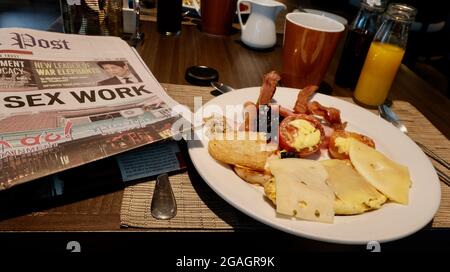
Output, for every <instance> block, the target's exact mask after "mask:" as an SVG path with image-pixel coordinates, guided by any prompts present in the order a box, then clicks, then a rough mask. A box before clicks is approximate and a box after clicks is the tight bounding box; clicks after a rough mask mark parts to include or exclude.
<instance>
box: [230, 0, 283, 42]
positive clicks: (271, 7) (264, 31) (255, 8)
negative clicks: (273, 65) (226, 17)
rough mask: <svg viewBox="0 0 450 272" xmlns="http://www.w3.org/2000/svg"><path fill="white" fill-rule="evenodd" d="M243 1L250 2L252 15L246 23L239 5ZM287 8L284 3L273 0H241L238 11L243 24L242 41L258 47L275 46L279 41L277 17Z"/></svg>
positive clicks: (240, 21)
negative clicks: (276, 24)
mask: <svg viewBox="0 0 450 272" xmlns="http://www.w3.org/2000/svg"><path fill="white" fill-rule="evenodd" d="M242 2H247V3H250V5H251V8H250V16H249V17H248V20H247V22H246V23H245V24H243V23H242V18H241V11H240V9H239V6H240V4H241V3H242ZM283 9H286V6H285V5H284V4H283V3H280V2H277V1H273V0H239V1H238V2H237V12H238V17H239V23H240V24H241V41H242V42H243V43H245V44H246V45H247V46H249V47H252V48H256V49H265V48H270V47H272V46H274V45H275V44H276V42H277V35H276V30H275V19H276V17H277V15H278V13H279V12H280V11H281V10H283Z"/></svg>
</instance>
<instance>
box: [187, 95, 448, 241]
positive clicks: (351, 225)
mask: <svg viewBox="0 0 450 272" xmlns="http://www.w3.org/2000/svg"><path fill="white" fill-rule="evenodd" d="M259 91H260V88H259V87H253V88H245V89H239V90H236V91H233V92H229V93H226V94H223V95H221V96H218V97H216V98H214V99H213V100H211V101H209V102H208V103H206V104H205V105H204V106H203V108H202V109H200V110H203V109H204V108H205V107H206V106H211V105H214V107H215V108H216V109H218V110H219V111H220V110H224V109H225V108H226V107H227V106H228V107H229V106H230V105H241V104H242V103H244V102H245V101H256V100H257V98H258V95H259ZM297 94H298V90H297V89H290V88H282V87H279V88H277V91H276V93H275V96H274V100H275V101H276V102H277V103H278V104H280V105H283V106H284V107H286V108H292V107H293V106H294V103H295V101H296V99H297ZM312 100H315V101H318V102H319V103H321V104H323V105H325V106H329V107H335V108H337V109H339V110H340V111H341V118H342V120H343V121H346V122H348V126H347V128H348V130H349V131H355V132H358V133H362V134H364V135H367V136H369V137H371V138H372V139H374V141H375V143H376V145H377V150H379V151H380V152H382V153H384V154H385V155H387V156H388V157H389V158H391V159H392V160H394V161H396V162H398V163H400V164H403V165H405V166H407V167H408V168H409V172H410V176H411V180H412V186H411V188H410V191H409V203H408V204H407V205H400V204H397V203H386V204H384V205H383V206H382V207H381V208H380V209H378V210H374V211H370V212H366V213H363V214H359V215H352V216H336V217H335V219H334V223H332V224H327V223H318V222H310V221H302V220H297V219H291V218H288V217H284V216H279V215H277V213H276V210H275V208H274V206H273V205H272V204H271V203H270V201H269V200H268V199H267V198H266V197H265V196H264V192H263V189H262V188H261V187H257V186H255V185H252V184H249V183H246V182H244V181H243V180H242V179H241V178H240V177H238V176H237V175H236V174H235V173H234V171H233V170H232V168H231V167H230V166H229V165H226V164H222V163H220V162H218V161H216V160H214V159H213V158H212V157H211V156H210V154H209V153H208V139H207V138H203V137H201V135H198V137H199V139H200V140H195V141H194V140H192V141H189V142H188V145H189V155H190V157H191V159H192V162H193V164H194V166H195V168H196V169H197V171H198V172H199V174H200V175H201V177H202V178H203V179H204V180H205V182H206V183H207V184H208V185H209V186H210V187H211V188H212V189H213V190H214V191H215V192H216V193H217V194H218V195H219V196H220V197H222V198H223V199H224V200H225V201H227V202H228V203H230V204H231V205H232V206H234V207H235V208H237V209H238V210H240V211H242V212H243V213H245V214H247V215H248V216H250V217H252V218H254V219H256V220H258V221H260V222H262V223H264V224H267V225H269V226H271V227H273V228H276V229H279V230H282V231H285V232H288V233H291V234H294V235H297V236H301V237H305V238H309V239H314V240H319V241H326V242H333V243H343V244H367V243H368V242H370V241H378V242H387V241H392V240H396V239H401V238H403V237H406V236H408V235H411V234H413V233H414V232H416V231H418V230H420V229H421V228H423V227H424V226H425V225H426V224H428V223H429V222H430V221H431V220H432V219H433V217H434V215H435V213H436V212H437V210H438V208H439V204H440V199H441V190H440V184H439V179H438V177H437V175H436V172H435V170H434V168H433V166H432V164H431V162H430V161H429V160H428V158H427V157H426V155H425V154H424V153H423V152H422V151H421V149H420V148H419V147H418V146H417V145H416V144H415V143H414V142H413V141H412V140H411V139H410V138H408V137H407V136H406V135H404V134H403V133H401V132H400V131H399V130H398V129H396V128H395V127H394V126H393V125H391V124H390V123H388V122H387V121H385V120H383V119H381V118H380V117H378V116H377V115H375V114H373V113H371V112H369V111H367V110H365V109H363V108H361V107H359V106H357V105H354V104H351V103H349V102H346V101H343V100H340V99H338V98H335V97H331V96H327V95H323V94H319V93H317V94H315V95H314V96H313V98H312ZM209 109H211V107H209ZM196 133H199V134H200V133H201V132H200V131H197V132H196ZM326 158H328V156H327V154H326V152H323V151H322V154H321V155H320V158H319V159H326Z"/></svg>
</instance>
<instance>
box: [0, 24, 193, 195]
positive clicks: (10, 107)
mask: <svg viewBox="0 0 450 272" xmlns="http://www.w3.org/2000/svg"><path fill="white" fill-rule="evenodd" d="M176 105H177V102H175V101H174V100H173V99H171V98H170V97H169V96H168V95H167V94H166V92H165V91H164V89H163V87H162V86H161V85H160V84H159V83H158V81H157V80H156V79H155V77H154V76H153V74H152V73H151V71H150V70H149V69H148V67H147V66H146V65H145V63H144V61H143V60H142V59H141V58H140V56H139V54H138V53H137V52H136V50H134V48H131V47H130V46H129V45H128V44H127V43H126V42H125V41H123V40H121V39H120V38H117V37H104V36H103V37H102V36H81V35H72V34H61V33H52V32H45V31H36V30H31V29H22V28H4V29H0V190H3V189H6V188H9V187H11V186H14V185H17V184H21V183H24V182H27V181H30V180H33V179H36V178H39V177H43V176H47V175H50V174H54V173H57V172H60V171H63V170H66V169H69V168H73V167H77V166H80V165H82V164H85V163H89V162H92V161H96V160H99V159H102V158H105V157H108V156H112V155H116V154H119V153H122V152H124V151H128V150H131V149H134V148H137V147H140V146H143V145H146V144H149V143H152V142H156V141H160V140H163V139H165V138H170V137H173V136H175V135H176V134H179V133H181V132H183V131H184V130H186V129H189V128H186V126H175V127H179V129H178V130H174V129H173V124H175V122H179V121H181V122H183V123H184V124H186V121H185V120H184V119H182V117H181V116H180V115H177V114H175V113H173V111H172V108H173V107H174V106H176Z"/></svg>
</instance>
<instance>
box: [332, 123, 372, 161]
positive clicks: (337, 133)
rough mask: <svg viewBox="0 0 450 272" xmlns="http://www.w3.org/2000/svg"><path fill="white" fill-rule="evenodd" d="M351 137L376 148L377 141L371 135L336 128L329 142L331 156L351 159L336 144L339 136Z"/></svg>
mask: <svg viewBox="0 0 450 272" xmlns="http://www.w3.org/2000/svg"><path fill="white" fill-rule="evenodd" d="M349 137H351V138H353V139H355V140H358V141H360V142H361V143H363V144H366V145H368V146H370V147H372V148H375V142H374V141H373V140H372V139H371V138H370V137H367V136H365V135H362V134H359V133H355V132H349V131H345V130H335V131H334V132H333V134H331V136H330V142H329V144H328V153H329V154H330V157H332V158H333V159H339V160H345V159H349V156H348V154H347V153H345V152H343V153H341V152H339V148H338V147H337V146H336V139H337V138H349Z"/></svg>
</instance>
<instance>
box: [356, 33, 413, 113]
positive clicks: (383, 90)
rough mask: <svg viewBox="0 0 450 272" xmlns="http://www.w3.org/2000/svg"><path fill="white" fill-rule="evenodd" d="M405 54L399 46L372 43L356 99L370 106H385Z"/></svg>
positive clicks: (357, 88)
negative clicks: (384, 103)
mask: <svg viewBox="0 0 450 272" xmlns="http://www.w3.org/2000/svg"><path fill="white" fill-rule="evenodd" d="M404 53H405V50H404V49H403V48H401V47H399V46H396V45H392V44H388V43H380V42H372V44H371V45H370V48H369V52H368V53H367V57H366V61H365V62H364V66H363V68H362V70H361V74H360V76H359V80H358V84H357V85H356V89H355V93H354V97H355V99H356V100H357V101H358V102H360V103H362V104H364V105H368V106H378V105H381V104H383V102H384V100H385V99H386V97H387V95H388V92H389V89H390V88H391V85H392V82H393V81H394V78H395V75H396V73H397V70H398V67H399V66H400V62H401V61H402V58H403V55H404Z"/></svg>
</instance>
